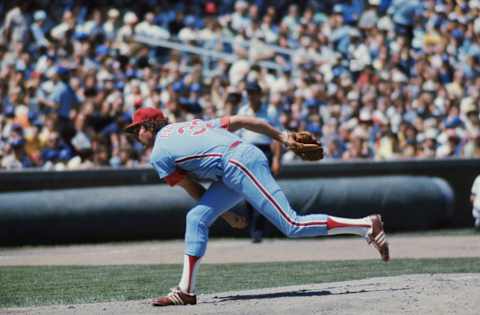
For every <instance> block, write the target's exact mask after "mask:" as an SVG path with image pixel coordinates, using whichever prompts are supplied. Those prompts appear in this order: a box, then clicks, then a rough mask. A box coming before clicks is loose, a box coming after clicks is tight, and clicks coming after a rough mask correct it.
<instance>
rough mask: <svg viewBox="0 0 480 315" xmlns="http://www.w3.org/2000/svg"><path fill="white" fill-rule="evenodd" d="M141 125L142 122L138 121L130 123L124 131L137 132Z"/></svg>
mask: <svg viewBox="0 0 480 315" xmlns="http://www.w3.org/2000/svg"><path fill="white" fill-rule="evenodd" d="M139 127H140V123H138V122H136V123H131V124H130V125H128V126H127V127H125V129H123V131H125V132H127V133H131V134H136V132H135V131H136V130H137V129H138V128H139Z"/></svg>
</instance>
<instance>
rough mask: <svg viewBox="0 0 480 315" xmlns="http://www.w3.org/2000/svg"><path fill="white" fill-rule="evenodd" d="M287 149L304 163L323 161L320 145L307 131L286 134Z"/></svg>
mask: <svg viewBox="0 0 480 315" xmlns="http://www.w3.org/2000/svg"><path fill="white" fill-rule="evenodd" d="M286 145H287V148H288V149H290V150H292V151H293V152H294V153H295V154H296V155H298V156H299V157H301V158H302V160H305V161H318V160H321V159H323V148H322V145H321V144H320V143H319V142H318V141H317V139H316V138H315V136H314V135H313V134H311V133H310V132H308V131H299V132H292V133H289V134H288V138H287V143H286Z"/></svg>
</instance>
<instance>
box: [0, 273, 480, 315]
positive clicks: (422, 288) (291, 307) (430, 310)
mask: <svg viewBox="0 0 480 315" xmlns="http://www.w3.org/2000/svg"><path fill="white" fill-rule="evenodd" d="M479 310H480V274H435V275H406V276H396V277H383V278H370V279H364V280H355V281H345V282H334V283H324V284H312V285H301V286H289V287H283V288H273V289H261V290H250V291H241V292H225V293H220V294H211V295H200V296H199V304H197V305H194V306H169V307H165V308H162V309H159V308H155V307H152V306H150V304H149V301H146V300H141V301H127V302H114V303H97V304H82V305H59V306H42V307H36V308H22V309H19V308H17V309H9V310H3V312H2V310H0V313H1V314H45V315H47V314H48V315H56V314H58V315H60V314H62V315H63V314H79V315H80V314H85V315H87V314H88V315H90V314H112V315H113V314H115V315H122V314H172V315H173V314H175V315H180V314H265V315H267V314H268V315H270V314H320V313H321V314H355V315H359V314H360V315H361V314H365V315H367V314H368V315H371V314H435V315H438V314H478V311H479Z"/></svg>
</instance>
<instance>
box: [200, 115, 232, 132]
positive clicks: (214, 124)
mask: <svg viewBox="0 0 480 315" xmlns="http://www.w3.org/2000/svg"><path fill="white" fill-rule="evenodd" d="M206 124H207V126H208V127H209V128H223V129H227V130H229V128H230V116H224V117H221V118H216V119H212V120H208V121H206Z"/></svg>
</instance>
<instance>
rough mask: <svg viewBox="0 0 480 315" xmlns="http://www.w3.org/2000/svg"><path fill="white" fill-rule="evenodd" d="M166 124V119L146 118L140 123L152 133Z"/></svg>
mask: <svg viewBox="0 0 480 315" xmlns="http://www.w3.org/2000/svg"><path fill="white" fill-rule="evenodd" d="M166 125H168V120H167V119H162V120H147V121H144V122H143V123H142V126H144V127H145V129H147V130H149V131H151V132H152V133H153V134H156V133H157V132H158V131H159V130H160V129H162V128H163V127H165V126H166Z"/></svg>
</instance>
